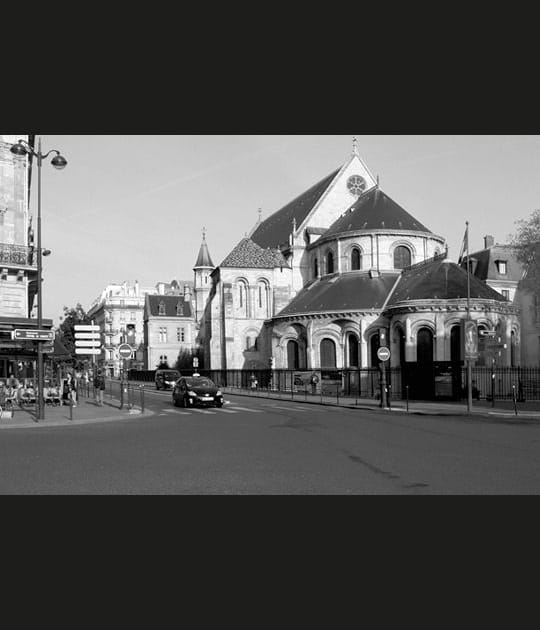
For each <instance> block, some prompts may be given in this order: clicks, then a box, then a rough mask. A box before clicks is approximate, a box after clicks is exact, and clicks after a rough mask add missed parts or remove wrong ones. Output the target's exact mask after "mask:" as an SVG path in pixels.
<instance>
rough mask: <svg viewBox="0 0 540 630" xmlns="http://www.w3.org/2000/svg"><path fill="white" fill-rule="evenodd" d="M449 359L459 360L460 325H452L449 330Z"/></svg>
mask: <svg viewBox="0 0 540 630" xmlns="http://www.w3.org/2000/svg"><path fill="white" fill-rule="evenodd" d="M450 361H452V363H459V362H460V361H461V326H459V325H457V326H452V329H451V330H450Z"/></svg>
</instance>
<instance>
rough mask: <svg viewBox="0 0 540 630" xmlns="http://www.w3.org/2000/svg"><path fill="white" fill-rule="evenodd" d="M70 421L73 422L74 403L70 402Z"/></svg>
mask: <svg viewBox="0 0 540 630" xmlns="http://www.w3.org/2000/svg"><path fill="white" fill-rule="evenodd" d="M69 419H70V420H73V401H72V400H70V401H69Z"/></svg>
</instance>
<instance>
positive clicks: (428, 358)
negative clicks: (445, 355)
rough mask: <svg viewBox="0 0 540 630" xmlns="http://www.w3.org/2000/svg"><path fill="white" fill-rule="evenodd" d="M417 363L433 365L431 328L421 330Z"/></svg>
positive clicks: (417, 349)
mask: <svg viewBox="0 0 540 630" xmlns="http://www.w3.org/2000/svg"><path fill="white" fill-rule="evenodd" d="M416 361H417V362H418V363H422V364H424V365H426V364H429V363H433V333H432V332H431V330H430V329H429V328H420V330H419V331H418V335H417V341H416Z"/></svg>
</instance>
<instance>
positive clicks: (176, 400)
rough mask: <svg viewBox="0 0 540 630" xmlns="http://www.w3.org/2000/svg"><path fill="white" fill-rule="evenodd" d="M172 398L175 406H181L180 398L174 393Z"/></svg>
mask: <svg viewBox="0 0 540 630" xmlns="http://www.w3.org/2000/svg"><path fill="white" fill-rule="evenodd" d="M172 400H173V404H174V406H175V407H180V404H179V403H178V398H177V397H176V396H175V395H174V394H173V397H172Z"/></svg>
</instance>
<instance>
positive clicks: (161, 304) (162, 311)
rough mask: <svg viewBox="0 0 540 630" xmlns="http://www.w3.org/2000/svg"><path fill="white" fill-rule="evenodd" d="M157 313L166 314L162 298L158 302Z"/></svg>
mask: <svg viewBox="0 0 540 630" xmlns="http://www.w3.org/2000/svg"><path fill="white" fill-rule="evenodd" d="M158 314H159V315H166V313H165V302H164V301H163V300H161V302H160V303H159V310H158Z"/></svg>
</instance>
